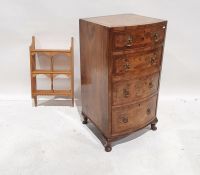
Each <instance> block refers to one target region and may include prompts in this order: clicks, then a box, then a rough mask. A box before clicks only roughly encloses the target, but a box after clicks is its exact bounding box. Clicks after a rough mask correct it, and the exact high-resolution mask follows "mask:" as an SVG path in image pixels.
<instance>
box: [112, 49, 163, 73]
mask: <svg viewBox="0 0 200 175" xmlns="http://www.w3.org/2000/svg"><path fill="white" fill-rule="evenodd" d="M161 57H162V48H159V49H157V50H153V51H148V52H146V53H145V52H144V53H143V52H141V53H135V54H123V55H117V56H113V71H112V72H113V74H114V75H120V74H123V73H129V72H133V73H134V74H140V73H141V71H143V70H147V69H149V70H150V69H151V70H152V71H154V70H153V69H155V68H158V67H160V65H161ZM149 73H151V72H149Z"/></svg>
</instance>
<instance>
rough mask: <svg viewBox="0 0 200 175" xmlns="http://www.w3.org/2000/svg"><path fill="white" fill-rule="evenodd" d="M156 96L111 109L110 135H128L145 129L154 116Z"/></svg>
mask: <svg viewBox="0 0 200 175" xmlns="http://www.w3.org/2000/svg"><path fill="white" fill-rule="evenodd" d="M156 103H157V96H154V97H151V98H150V99H148V100H146V101H143V102H140V103H137V104H133V105H128V106H121V107H115V108H112V134H117V133H120V134H121V133H126V132H127V133H128V132H129V131H136V130H138V129H140V128H142V127H145V126H146V125H147V124H149V122H151V121H152V120H153V119H154V118H155V115H156Z"/></svg>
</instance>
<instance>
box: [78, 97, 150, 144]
mask: <svg viewBox="0 0 200 175" xmlns="http://www.w3.org/2000/svg"><path fill="white" fill-rule="evenodd" d="M76 106H77V108H78V112H79V115H80V120H81V121H83V115H82V111H81V102H80V101H78V100H77V101H76ZM87 127H88V128H89V129H90V130H91V131H92V132H93V134H94V135H95V136H96V137H97V138H98V139H99V140H100V141H101V143H102V144H103V145H105V143H106V140H105V138H104V137H103V135H102V134H101V132H100V131H99V130H98V129H97V127H95V126H94V125H93V124H92V123H91V122H90V120H88V124H87ZM150 130H151V129H150V125H149V126H146V127H145V128H143V129H140V130H138V131H136V132H133V133H132V134H129V135H127V136H123V137H121V138H119V139H118V140H116V141H113V142H112V147H114V146H115V145H119V144H122V143H126V142H129V141H132V140H134V139H137V138H138V137H140V136H141V135H143V134H145V133H146V132H148V131H150Z"/></svg>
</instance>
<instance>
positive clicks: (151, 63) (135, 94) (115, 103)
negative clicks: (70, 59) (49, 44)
mask: <svg viewBox="0 0 200 175" xmlns="http://www.w3.org/2000/svg"><path fill="white" fill-rule="evenodd" d="M79 26H80V61H81V97H82V115H83V119H84V120H83V123H84V124H86V123H87V120H88V119H89V120H90V121H91V122H92V123H93V124H94V125H95V126H96V127H97V128H98V129H99V130H100V132H101V133H102V135H103V136H104V138H105V141H106V143H105V145H104V146H105V150H106V151H111V149H112V147H111V143H112V141H114V140H116V139H119V138H121V137H123V136H126V135H128V134H130V133H132V132H134V131H137V130H139V129H141V128H144V127H146V126H147V125H151V129H152V130H156V123H157V121H158V120H157V117H156V110H157V101H158V91H159V82H160V72H161V65H162V57H163V48H164V40H165V33H166V27H167V21H165V20H160V19H155V18H149V17H144V16H140V15H134V14H122V15H112V16H102V17H93V18H86V19H80V21H79Z"/></svg>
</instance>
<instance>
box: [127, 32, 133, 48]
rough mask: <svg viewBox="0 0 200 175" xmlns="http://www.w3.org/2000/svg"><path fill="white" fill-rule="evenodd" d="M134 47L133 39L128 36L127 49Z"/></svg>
mask: <svg viewBox="0 0 200 175" xmlns="http://www.w3.org/2000/svg"><path fill="white" fill-rule="evenodd" d="M132 45H133V37H132V36H131V35H128V38H127V43H126V47H131V46H132Z"/></svg>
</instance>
